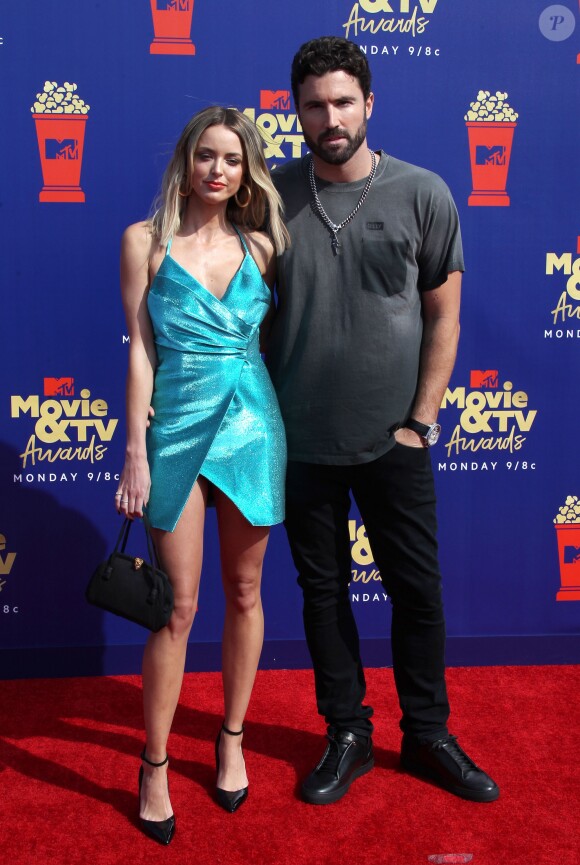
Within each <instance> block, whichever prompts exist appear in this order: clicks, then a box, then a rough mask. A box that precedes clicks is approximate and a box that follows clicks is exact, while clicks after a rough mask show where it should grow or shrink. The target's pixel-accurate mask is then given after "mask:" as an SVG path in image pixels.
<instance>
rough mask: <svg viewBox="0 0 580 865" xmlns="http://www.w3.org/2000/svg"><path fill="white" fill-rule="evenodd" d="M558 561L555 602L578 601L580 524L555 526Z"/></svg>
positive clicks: (579, 592)
mask: <svg viewBox="0 0 580 865" xmlns="http://www.w3.org/2000/svg"><path fill="white" fill-rule="evenodd" d="M555 528H556V536H557V538H558V557H559V560H560V591H559V592H558V593H557V594H556V600H557V601H580V523H567V524H563V525H556V527H555Z"/></svg>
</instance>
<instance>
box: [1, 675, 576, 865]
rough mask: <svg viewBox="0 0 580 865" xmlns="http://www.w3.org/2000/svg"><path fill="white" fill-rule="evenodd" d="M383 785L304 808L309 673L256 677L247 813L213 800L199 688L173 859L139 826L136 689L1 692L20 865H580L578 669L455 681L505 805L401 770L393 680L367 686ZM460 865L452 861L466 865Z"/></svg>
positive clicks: (179, 767)
mask: <svg viewBox="0 0 580 865" xmlns="http://www.w3.org/2000/svg"><path fill="white" fill-rule="evenodd" d="M367 673H368V675H367V679H368V701H369V702H370V703H372V704H373V705H374V707H375V719H374V720H375V724H376V731H375V736H374V741H375V747H376V768H375V769H374V771H373V772H371V773H369V774H368V775H366V776H364V778H361V779H360V780H359V781H357V782H356V783H355V784H354V785H353V787H352V788H351V790H350V792H349V794H348V795H347V796H346V797H345V798H344V799H343V800H342V801H341V802H338V803H336V804H335V805H331V806H324V807H316V806H310V805H306V804H304V803H302V802H301V801H300V800H299V799H298V798H297V782H298V779H299V778H300V777H301V776H302V775H303V774H304V773H305V772H307V771H308V770H309V769H310V768H311V767H312V765H313V764H314V762H315V761H316V760H317V759H318V757H319V755H320V753H321V749H322V746H323V738H322V734H323V725H322V723H321V719H319V718H318V717H317V715H316V713H315V708H314V701H313V693H312V674H311V673H310V672H309V671H292V672H286V671H268V672H267V671H263V672H260V673H259V674H258V680H257V683H256V688H255V691H254V696H253V699H252V703H251V705H250V712H249V715H248V721H247V725H246V736H245V740H244V742H245V754H246V762H247V766H248V774H249V777H250V796H249V799H248V801H247V803H246V804H245V805H244V806H243V808H242V809H241V810H240V811H239V812H237V813H236V814H234V815H228V814H226V813H225V812H223V811H221V810H220V809H219V808H218V806H217V805H216V804H214V802H213V801H212V799H211V789H212V786H213V784H214V779H215V775H214V769H213V762H212V761H213V740H214V738H215V735H216V732H217V729H218V727H219V724H220V720H221V693H220V679H219V675H218V674H214V673H203V674H199V673H195V674H193V673H192V674H188V675H187V676H186V681H185V685H184V689H183V694H182V700H181V705H180V707H179V709H178V712H177V716H176V721H175V725H174V732H173V734H172V737H171V740H170V757H171V765H170V777H171V793H172V802H173V806H174V808H175V812H176V815H177V832H176V836H175V839H174V841H173V843H172V844H171V846H170V847H169V848H166V849H163V848H161V847H159V846H158V845H156V844H155V843H154V842H152V841H149V840H148V839H147V838H145V837H144V836H142V835H141V833H140V832H139V830H138V829H137V825H136V790H137V772H138V768H139V760H138V756H137V755H138V754H139V752H140V749H141V747H142V741H143V735H142V726H141V723H142V722H141V694H140V681H139V678H138V677H134V676H126V677H116V678H102V679H89V678H87V679H55V680H27V681H8V682H0V803H1V808H2V818H1V824H0V825H1V829H0V833H1V847H0V850H1V854H2V862H3V863H5V865H33V863H34V865H45V863H48V862H50V863H52V865H61V863H62V865H77V863H79V865H80V863H83V865H85V863H86V865H112V863H115V865H116V863H120V862H123V863H145V862H149V861H151V859H152V857H155V860H156V861H160V860H161V859H162V860H163V862H167V863H180V865H183V863H189V862H192V863H195V865H205V863H208V865H209V863H212V865H213V863H215V865H220V863H223V865H242V863H244V865H245V863H258V865H262V863H263V865H270V863H272V865H311V863H312V865H314V863H316V865H331V863H332V865H355V863H356V865H359V863H361V865H362V863H373V865H374V863H386V865H421V863H423V865H427V863H428V862H429V861H431V862H434V861H437V860H436V859H435V858H432V859H431V860H430V859H429V857H436V856H437V855H438V854H439V855H442V854H446V856H447V858H446V859H443V860H441V859H440V860H439V861H447V862H457V861H467V860H465V859H460V858H457V854H471V855H472V857H473V858H472V859H471V861H472V862H473V865H548V863H550V865H578V862H579V861H580V856H579V850H580V831H579V826H580V821H579V813H580V793H579V790H580V784H579V781H580V778H579V773H578V757H577V751H578V738H579V735H578V717H579V712H578V708H579V702H580V698H579V695H580V667H577V666H567V667H565V666H561V667H517V668H516V667H508V668H505V667H485V668H471V669H467V668H460V669H450V670H449V672H448V684H449V692H450V698H451V705H452V707H453V708H454V714H453V716H452V722H451V729H452V731H453V732H454V733H455V734H456V735H458V736H459V740H460V742H461V744H462V745H463V747H464V748H465V749H466V750H467V752H468V753H470V754H471V755H472V756H473V757H474V759H476V761H477V762H478V763H480V765H482V766H483V767H484V768H485V769H486V770H487V771H489V773H490V774H491V775H492V776H493V777H494V778H495V780H496V781H497V782H498V784H499V785H500V788H501V798H500V799H499V801H497V802H494V803H491V804H486V805H480V804H472V803H469V802H466V801H463V800H461V799H457V798H456V797H454V796H451V795H449V794H447V793H444V792H443V791H440V790H439V789H437V788H436V787H434V786H432V785H430V784H427V783H425V782H422V781H419V780H417V779H415V778H412V777H410V776H408V775H405V774H403V773H402V772H400V771H399V769H398V748H399V733H398V726H397V721H398V711H397V705H396V697H395V692H394V688H393V683H392V673H391V671H390V670H369V671H367ZM452 854H455V855H452Z"/></svg>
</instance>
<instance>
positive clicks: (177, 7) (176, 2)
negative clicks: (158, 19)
mask: <svg viewBox="0 0 580 865" xmlns="http://www.w3.org/2000/svg"><path fill="white" fill-rule="evenodd" d="M190 3H191V0H157V9H161V10H163V11H167V12H189V4H190Z"/></svg>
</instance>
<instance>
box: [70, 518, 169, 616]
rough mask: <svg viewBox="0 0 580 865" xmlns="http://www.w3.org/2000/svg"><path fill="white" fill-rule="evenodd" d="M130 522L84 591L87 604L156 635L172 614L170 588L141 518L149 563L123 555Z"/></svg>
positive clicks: (144, 522)
mask: <svg viewBox="0 0 580 865" xmlns="http://www.w3.org/2000/svg"><path fill="white" fill-rule="evenodd" d="M132 522H133V520H130V519H126V520H125V522H124V523H123V525H122V527H121V531H120V533H119V537H118V539H117V544H116V546H115V549H114V550H113V552H112V553H111V555H110V556H109V558H108V559H107V560H106V561H105V562H102V563H101V564H100V565H99V567H98V568H97V569H96V571H95V572H94V574H93V575H92V577H91V579H90V580H89V584H88V586H87V590H86V593H85V595H86V599H87V601H88V602H89V604H93V605H94V606H95V607H100V609H101V610H106V611H107V612H109V613H115V615H117V616H122V617H123V618H125V619H129V621H131V622H136V623H137V624H138V625H142V626H143V627H144V628H148V629H149V630H150V631H153V632H157V631H160V630H161V628H164V627H165V625H166V624H167V623H168V621H169V619H170V617H171V613H172V611H173V589H172V587H171V583H170V582H169V579H168V577H167V575H166V574H164V573H163V571H162V570H161V569H160V568H159V562H158V559H157V555H156V551H155V545H154V544H153V538H152V537H151V531H150V528H151V527H150V524H149V520H148V519H147V517H146V516H145V515H144V516H143V525H144V527H145V535H146V538H147V550H148V553H149V562H147V561H145V559H143V558H141V557H139V556H129V555H127V554H126V553H125V547H126V546H127V539H128V537H129V531H130V529H131V524H132Z"/></svg>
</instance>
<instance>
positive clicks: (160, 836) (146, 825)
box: [139, 750, 175, 846]
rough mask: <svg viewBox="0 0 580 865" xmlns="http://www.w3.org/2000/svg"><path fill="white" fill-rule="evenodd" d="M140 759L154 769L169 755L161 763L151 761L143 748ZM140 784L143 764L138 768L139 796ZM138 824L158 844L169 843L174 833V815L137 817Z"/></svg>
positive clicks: (161, 764)
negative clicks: (146, 818)
mask: <svg viewBox="0 0 580 865" xmlns="http://www.w3.org/2000/svg"><path fill="white" fill-rule="evenodd" d="M141 759H142V760H143V762H145V763H147V765H149V766H153V767H154V768H155V769H157V768H159V767H160V766H165V764H166V763H167V762H168V761H169V757H166V758H165V760H162V761H161V763H152V762H151V760H148V759H147V757H146V755H145V750H143V753H142V754H141ZM142 785H143V766H141V768H140V769H139V797H140V796H141V787H142ZM139 826H140V827H141V830H142V832H144V834H145V835H147V836H148V837H149V838H152V839H153V840H154V841H157V842H158V843H159V844H163V845H165V846H167V844H170V843H171V839H172V838H173V836H174V834H175V815H174V814H172V815H171V817H168V818H167V820H145V819H143V817H139Z"/></svg>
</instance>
